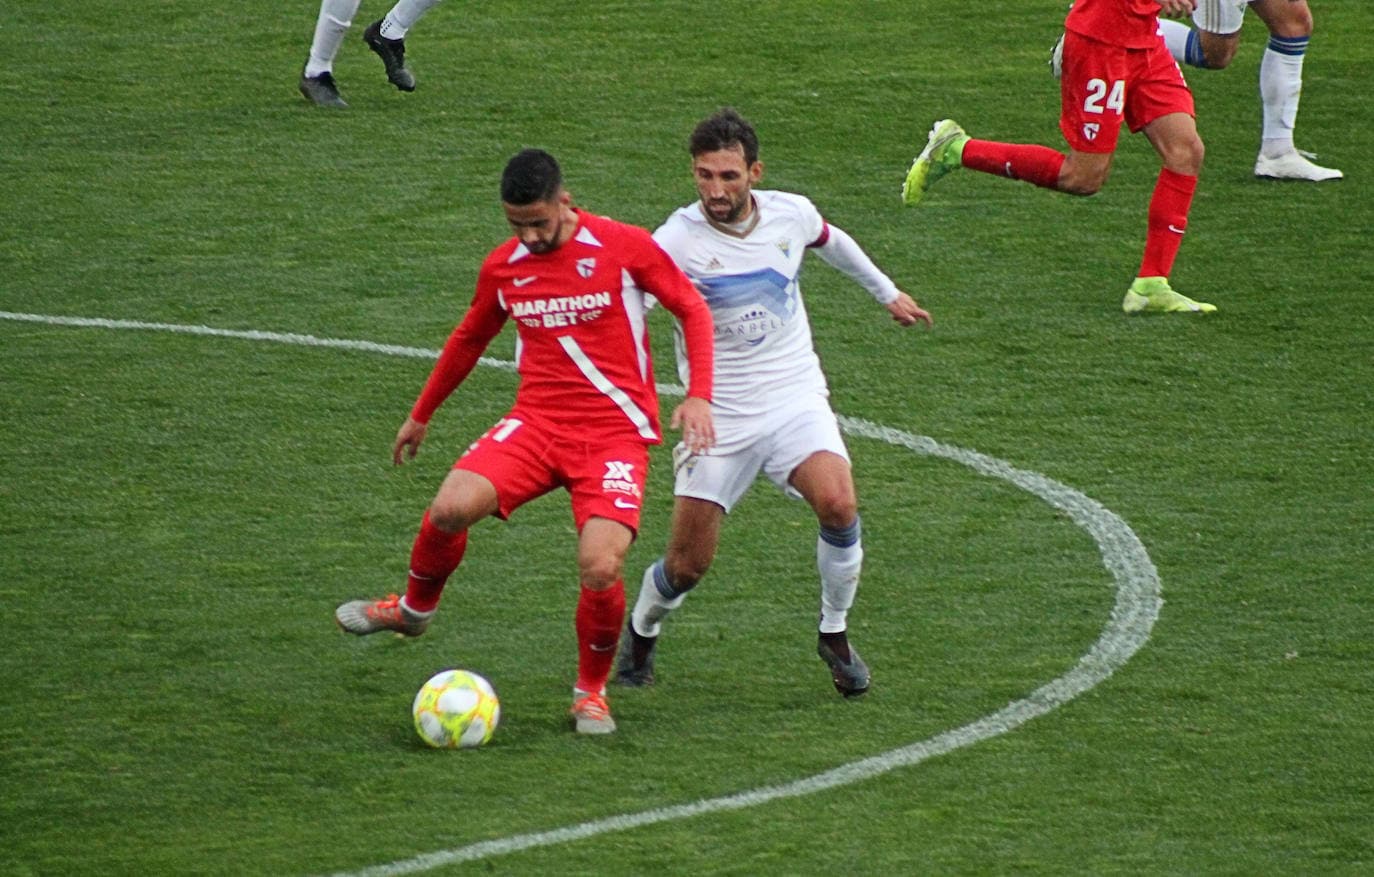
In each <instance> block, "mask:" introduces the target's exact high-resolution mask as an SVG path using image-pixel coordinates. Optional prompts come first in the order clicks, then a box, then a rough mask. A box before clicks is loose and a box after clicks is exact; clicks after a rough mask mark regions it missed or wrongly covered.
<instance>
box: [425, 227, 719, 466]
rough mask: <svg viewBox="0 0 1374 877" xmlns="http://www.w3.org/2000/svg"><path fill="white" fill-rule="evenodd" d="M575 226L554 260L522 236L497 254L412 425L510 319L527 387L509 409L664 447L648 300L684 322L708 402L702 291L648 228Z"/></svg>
mask: <svg viewBox="0 0 1374 877" xmlns="http://www.w3.org/2000/svg"><path fill="white" fill-rule="evenodd" d="M577 218H578V222H577V229H576V231H575V232H574V233H573V235H572V237H571V238H570V239H569V240H568V242H567V243H565V244H563V245H562V246H560V247H558V248H557V249H555V250H551V251H550V252H547V253H532V252H530V251H529V250H528V249H526V248H525V246H524V245H523V244H521V243H520V241H519V239H518V238H511V239H510V240H508V241H506V242H505V243H504V244H502V245H501V246H499V247H497V248H496V249H495V250H492V252H491V254H490V255H488V256H487V258H486V260H485V261H484V262H483V263H482V268H481V271H480V272H479V273H478V275H477V291H476V293H474V295H473V297H472V305H471V306H470V307H469V308H468V312H467V314H466V315H465V316H464V317H463V321H462V322H461V323H459V324H458V327H457V328H456V329H454V330H453V334H452V335H450V336H449V339H448V343H446V344H445V345H444V350H443V353H442V354H440V356H439V361H438V362H437V363H436V364H435V366H434V371H433V372H431V373H430V376H429V380H428V382H426V384H425V388H424V390H423V391H422V392H421V393H420V397H419V399H417V400H416V402H415V407H414V408H413V409H412V410H411V413H410V416H411V417H413V418H415V419H416V420H418V421H420V422H421V423H428V422H429V419H430V417H431V416H433V414H434V411H435V410H436V409H437V408H438V407H439V405H440V404H441V403H442V402H443V401H444V400H445V399H446V398H448V396H449V394H450V393H452V392H453V391H454V389H455V388H457V386H458V384H460V383H461V382H462V381H463V379H464V378H466V377H467V376H468V374H469V373H470V372H471V371H472V369H473V367H474V366H475V365H476V364H477V360H478V358H479V357H480V356H481V354H482V351H483V350H485V349H486V347H487V345H488V344H489V343H490V342H491V340H492V339H493V338H495V337H496V335H497V334H498V333H499V332H500V331H501V327H502V326H504V325H505V323H506V320H508V319H511V318H514V320H515V326H516V333H517V338H516V348H515V359H516V367H517V370H518V371H519V373H520V386H519V388H518V389H517V390H516V393H515V405H514V407H513V408H512V413H514V412H519V415H518V416H519V417H520V418H521V419H523V420H526V421H530V422H535V423H542V424H544V425H546V426H548V427H549V428H550V429H553V430H556V431H560V432H568V433H571V434H573V435H575V436H577V437H579V438H589V439H591V440H595V438H596V437H597V436H616V437H628V438H635V437H637V438H638V440H639V441H641V442H644V443H646V444H656V443H658V442H659V441H660V440H661V437H660V427H659V418H658V393H657V391H656V389H655V385H654V370H653V362H652V359H651V357H650V353H649V343H648V333H647V332H646V327H645V324H644V313H645V309H644V295H645V293H649V294H652V295H653V296H654V297H655V298H656V299H658V300H659V301H660V302H662V303H663V306H664V307H666V308H667V309H668V310H669V311H670V312H671V313H672V314H673V315H674V316H675V317H677V318H678V320H679V321H680V323H681V326H682V331H683V333H684V335H685V340H686V346H687V353H688V357H689V359H690V361H691V368H692V372H691V375H692V385H691V386H690V387H688V388H687V393H688V395H690V396H696V397H699V398H702V399H705V400H707V401H710V399H711V374H712V367H713V348H712V332H713V331H714V328H713V324H712V320H711V311H710V309H709V308H708V307H707V306H706V302H705V301H704V300H703V299H702V297H701V294H700V293H699V292H697V290H696V288H695V287H694V286H692V283H691V281H690V280H688V279H687V276H686V275H685V274H683V273H682V271H681V270H679V269H678V267H677V266H676V265H675V264H673V261H672V259H670V258H669V257H668V255H667V254H666V253H665V252H663V250H662V249H660V248H659V246H658V244H656V243H655V242H654V239H653V238H652V237H650V235H649V233H648V232H647V231H645V230H644V229H641V228H636V227H635V226H632V225H626V224H624V223H621V222H616V221H615V220H613V219H609V218H607V217H604V216H593V215H591V214H589V213H584V212H583V211H581V210H578V211H577Z"/></svg>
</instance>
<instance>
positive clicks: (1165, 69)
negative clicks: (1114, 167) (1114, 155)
mask: <svg viewBox="0 0 1374 877" xmlns="http://www.w3.org/2000/svg"><path fill="white" fill-rule="evenodd" d="M1059 96H1060V112H1059V130H1060V131H1062V132H1064V139H1065V140H1067V141H1068V142H1069V147H1070V148H1072V149H1076V150H1078V151H1079V152H1098V153H1102V152H1113V151H1115V150H1116V141H1117V138H1118V136H1119V135H1120V133H1121V123H1122V121H1123V120H1124V121H1125V122H1126V124H1127V126H1129V127H1130V129H1131V131H1132V132H1133V133H1134V132H1136V131H1139V130H1140V129H1141V128H1144V127H1145V126H1146V125H1148V124H1150V123H1151V122H1153V121H1154V120H1155V119H1158V118H1160V117H1161V116H1167V115H1169V114H1170V113H1187V114H1188V115H1190V116H1191V115H1193V93H1192V92H1191V91H1189V90H1188V83H1187V82H1185V81H1184V79H1183V71H1181V70H1179V68H1178V64H1177V63H1176V62H1175V61H1174V59H1173V56H1171V55H1170V54H1169V50H1168V48H1167V47H1165V45H1164V40H1163V39H1161V40H1159V41H1158V43H1157V44H1156V45H1155V46H1154V47H1153V48H1149V49H1123V48H1121V47H1119V46H1112V45H1108V44H1107V43H1099V42H1098V41H1096V40H1091V39H1088V38H1087V37H1085V36H1082V35H1080V34H1076V33H1074V32H1073V31H1069V32H1067V33H1066V34H1064V72H1063V75H1062V76H1061V77H1060V78H1059Z"/></svg>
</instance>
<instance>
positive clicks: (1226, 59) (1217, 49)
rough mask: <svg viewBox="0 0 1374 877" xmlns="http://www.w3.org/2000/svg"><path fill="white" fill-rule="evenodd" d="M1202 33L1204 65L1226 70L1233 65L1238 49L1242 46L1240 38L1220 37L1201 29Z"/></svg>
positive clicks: (1211, 68)
mask: <svg viewBox="0 0 1374 877" xmlns="http://www.w3.org/2000/svg"><path fill="white" fill-rule="evenodd" d="M1200 34H1201V38H1202V61H1203V66H1204V67H1206V68H1207V69H1208V70H1224V69H1226V68H1227V67H1229V66H1231V62H1232V61H1233V60H1235V57H1236V49H1237V48H1238V47H1239V46H1240V40H1239V39H1235V38H1230V37H1219V36H1216V35H1214V34H1209V33H1207V32H1206V31H1201V32H1200Z"/></svg>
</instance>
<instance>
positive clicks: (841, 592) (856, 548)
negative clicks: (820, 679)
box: [816, 518, 864, 633]
mask: <svg viewBox="0 0 1374 877" xmlns="http://www.w3.org/2000/svg"><path fill="white" fill-rule="evenodd" d="M860 533H861V528H860V525H859V519H858V518H855V519H854V523H853V524H850V525H849V526H848V527H846V528H844V529H843V530H830V529H827V528H825V527H822V528H821V534H820V536H819V537H817V539H816V568H817V569H819V570H820V573H821V625H820V632H821V633H839V632H840V631H842V630H844V629H845V625H846V624H847V623H848V622H847V618H848V616H849V607H851V606H853V605H854V593H855V592H856V591H857V590H858V589H859V570H860V569H861V568H862V567H863V562H864V548H863V543H862V541H860Z"/></svg>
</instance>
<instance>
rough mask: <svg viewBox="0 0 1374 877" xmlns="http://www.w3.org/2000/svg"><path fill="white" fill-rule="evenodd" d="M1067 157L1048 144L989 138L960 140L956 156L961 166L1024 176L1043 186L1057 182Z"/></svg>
mask: <svg viewBox="0 0 1374 877" xmlns="http://www.w3.org/2000/svg"><path fill="white" fill-rule="evenodd" d="M1065 158H1067V156H1066V155H1064V153H1062V152H1057V151H1055V150H1053V149H1050V148H1049V147H1048V146H1037V145H1035V144H1023V143H998V142H996V141H993V140H970V141H969V142H968V143H965V144H964V155H963V158H962V159H960V161H961V163H962V164H963V166H964V167H966V168H969V169H971V170H975V171H982V172H983V173H985V174H996V175H997V176H999V177H1011V178H1012V179H1013V180H1025V181H1026V182H1027V183H1034V184H1035V185H1037V186H1040V187H1041V188H1043V189H1055V188H1058V185H1059V169H1060V168H1061V167H1063V166H1064V159H1065Z"/></svg>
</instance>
